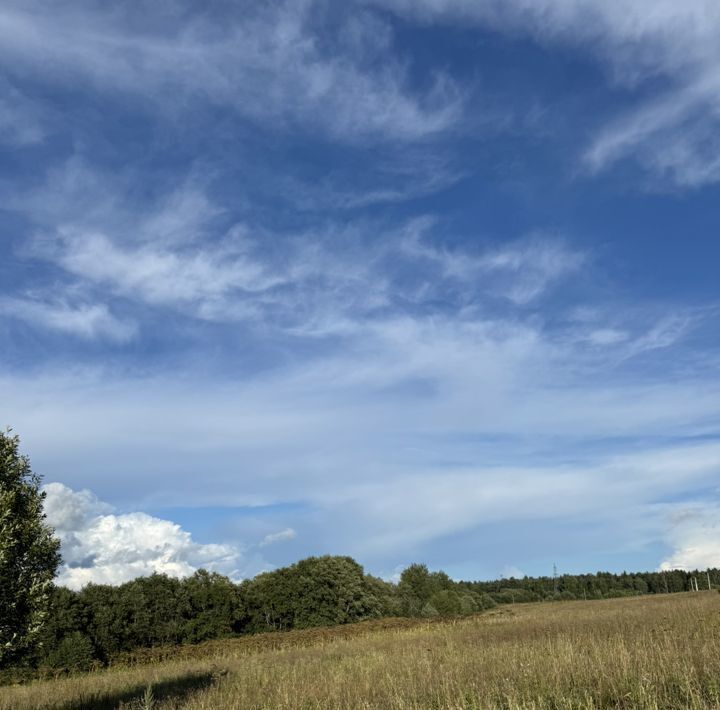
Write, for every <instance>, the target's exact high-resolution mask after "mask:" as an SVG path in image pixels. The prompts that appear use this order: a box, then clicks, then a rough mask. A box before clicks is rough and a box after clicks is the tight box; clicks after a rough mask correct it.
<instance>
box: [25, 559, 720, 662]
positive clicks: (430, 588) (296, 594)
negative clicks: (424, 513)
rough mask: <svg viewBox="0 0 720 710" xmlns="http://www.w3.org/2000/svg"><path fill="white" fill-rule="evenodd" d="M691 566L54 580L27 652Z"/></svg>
mask: <svg viewBox="0 0 720 710" xmlns="http://www.w3.org/2000/svg"><path fill="white" fill-rule="evenodd" d="M696 574H697V573H696ZM692 576H693V573H689V572H684V571H681V570H674V571H672V572H667V573H660V572H645V573H634V574H629V573H624V572H623V573H622V574H612V573H609V572H598V573H596V574H583V575H561V576H559V577H557V578H552V577H524V578H522V579H500V580H496V581H492V582H463V581H460V582H457V581H454V580H452V579H451V578H450V577H449V576H448V575H447V574H445V573H444V572H430V571H429V570H428V568H427V566H425V565H423V564H413V565H410V566H409V567H407V568H406V569H405V570H404V571H403V572H402V574H401V575H400V579H399V580H398V582H397V583H391V582H387V581H385V580H382V579H379V578H378V577H374V576H372V575H369V574H365V572H364V570H363V568H362V566H361V565H359V564H358V563H357V562H356V561H355V560H353V559H352V558H351V557H339V556H323V557H310V558H308V559H304V560H301V561H299V562H297V563H295V564H293V565H290V566H288V567H283V568H280V569H277V570H274V571H272V572H265V573H263V574H260V575H258V576H257V577H254V578H253V579H249V580H245V581H243V582H241V583H239V584H237V583H234V582H233V581H231V580H230V579H228V578H227V577H224V576H222V575H220V574H217V573H213V572H207V571H205V570H199V571H198V572H196V573H195V574H194V575H192V576H191V577H188V578H186V579H177V578H173V577H168V576H166V575H163V574H153V575H151V576H149V577H142V578H138V579H135V580H133V581H131V582H127V583H126V584H122V585H119V586H111V585H100V584H88V585H87V586H86V587H84V588H83V589H82V590H80V591H77V592H76V591H72V590H69V589H66V588H64V587H55V588H53V589H52V592H51V594H50V598H49V604H48V613H47V617H46V620H45V623H44V625H43V628H42V631H41V632H40V635H39V637H38V644H37V645H36V647H35V652H34V655H33V657H32V658H30V659H28V661H27V662H28V663H29V665H31V666H33V667H36V668H37V667H40V668H47V669H77V670H79V669H86V668H89V667H91V666H92V665H93V664H105V663H108V662H109V661H110V660H111V659H112V658H113V657H114V656H117V655H118V654H120V653H122V652H126V651H132V650H134V649H137V648H141V647H151V646H156V645H161V644H185V643H198V642H200V641H205V640H209V639H218V638H226V637H231V636H235V635H239V634H252V633H260V632H263V631H283V630H289V629H305V628H310V627H316V626H333V625H337V624H348V623H353V622H357V621H363V620H366V619H376V618H380V617H388V616H411V617H434V616H456V615H467V614H473V613H476V612H479V611H482V610H485V609H490V608H492V607H494V606H496V605H498V604H514V603H524V602H537V601H555V600H566V599H578V598H579V599H583V598H585V599H603V598H611V597H619V596H632V595H639V594H659V593H666V592H679V591H688V590H690V589H691V581H690V580H691V578H692ZM702 576H703V577H704V576H705V573H703V574H702ZM710 579H711V582H712V583H713V584H714V585H717V584H718V583H720V570H717V569H713V570H710Z"/></svg>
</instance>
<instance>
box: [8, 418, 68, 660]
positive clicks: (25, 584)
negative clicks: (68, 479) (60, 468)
mask: <svg viewBox="0 0 720 710" xmlns="http://www.w3.org/2000/svg"><path fill="white" fill-rule="evenodd" d="M44 498H45V495H44V493H42V492H41V491H40V478H39V476H37V475H36V474H35V473H33V472H32V469H31V468H30V462H29V460H28V458H27V457H26V456H21V455H20V453H19V439H18V437H17V436H11V435H10V433H9V432H8V433H2V432H0V667H4V666H7V665H9V664H11V663H14V662H17V661H18V660H19V659H21V658H22V657H23V656H26V655H27V654H28V653H29V651H30V650H31V648H32V646H33V644H34V643H35V641H36V640H37V638H38V636H39V634H40V631H41V629H42V623H43V620H44V619H45V617H46V606H47V600H48V595H49V593H50V589H51V584H52V580H53V578H54V576H55V571H56V570H57V566H58V564H59V563H60V554H59V548H60V543H59V541H58V540H56V539H55V538H54V536H53V530H52V528H50V527H49V526H48V525H47V524H46V523H45V514H44V512H43V500H44Z"/></svg>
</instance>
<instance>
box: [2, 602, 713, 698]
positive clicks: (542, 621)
mask: <svg viewBox="0 0 720 710" xmlns="http://www.w3.org/2000/svg"><path fill="white" fill-rule="evenodd" d="M348 628H349V627H346V628H345V629H337V630H334V631H325V632H323V633H321V634H320V635H318V636H317V637H316V640H315V642H314V645H307V643H304V642H303V643H300V644H296V645H291V644H287V645H285V646H284V647H281V648H277V647H271V648H269V649H267V650H263V648H262V645H261V644H257V646H256V648H254V649H252V650H251V649H249V648H248V647H247V646H243V640H242V639H240V640H238V641H226V642H224V643H216V644H213V645H208V646H207V647H205V654H206V657H205V658H203V659H200V658H197V659H183V660H169V661H164V662H162V663H156V664H152V665H145V666H138V667H136V668H125V669H119V668H116V669H110V670H107V671H102V672H98V673H93V674H88V675H84V676H77V677H74V678H64V679H59V680H56V681H43V682H36V683H32V684H30V685H28V686H23V687H15V688H2V689H0V709H2V710H5V709H6V708H7V709H10V708H12V709H13V710H23V709H25V708H42V707H52V708H93V707H108V708H109V707H117V706H118V705H119V704H120V703H121V702H123V703H126V706H127V703H131V704H132V705H134V707H142V703H141V702H140V698H141V696H142V694H143V690H144V688H145V687H146V686H147V685H148V684H153V691H154V694H155V698H156V701H155V704H154V707H155V708H178V707H183V708H193V709H200V708H203V709H205V710H216V709H217V710H221V709H224V708H238V709H240V708H242V709H243V710H250V709H260V708H267V709H268V710H270V709H272V710H275V709H280V708H307V709H310V708H318V709H320V708H347V709H353V710H354V709H360V708H389V709H390V708H392V709H397V710H408V709H410V708H417V709H419V708H458V709H459V708H556V709H560V708H568V709H569V708H605V707H613V708H648V709H649V708H718V707H720V595H718V594H711V593H699V594H678V595H668V596H659V597H640V598H633V599H618V600H608V601H599V602H564V603H555V604H532V605H516V606H514V607H506V608H503V609H499V610H496V611H494V612H490V613H487V614H482V615H478V616H475V617H472V618H467V619H462V620H459V621H455V622H448V623H444V624H416V625H414V626H413V625H410V626H408V625H407V624H401V625H399V626H398V627H396V628H379V629H372V628H368V627H366V628H365V631H364V632H363V633H357V634H355V635H352V634H350V635H348V633H347V629H348ZM305 641H307V639H305ZM273 643H276V642H273ZM133 699H134V700H133Z"/></svg>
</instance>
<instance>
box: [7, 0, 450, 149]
mask: <svg viewBox="0 0 720 710" xmlns="http://www.w3.org/2000/svg"><path fill="white" fill-rule="evenodd" d="M55 10H56V11H55V12H54V13H53V14H52V15H49V14H48V13H47V12H46V7H45V6H44V5H43V3H40V2H30V3H10V4H7V5H5V6H4V8H3V10H2V12H1V13H0V38H1V39H2V41H1V42H0V47H1V49H0V56H2V57H4V59H5V62H6V63H12V65H13V67H14V71H16V72H17V73H21V74H26V73H34V74H35V75H36V76H38V77H39V78H41V79H42V80H43V81H45V82H54V83H74V82H88V83H89V84H90V85H92V87H93V88H94V89H95V90H99V91H101V92H120V93H122V94H126V95H131V96H137V97H139V98H141V99H142V100H143V101H150V102H152V105H153V110H165V109H166V108H167V105H172V106H173V107H175V108H177V107H183V108H184V107H185V105H186V104H187V102H193V101H200V102H201V103H202V102H208V101H209V102H211V103H213V104H215V105H222V106H226V107H231V108H232V109H233V110H234V111H236V112H237V115H238V116H241V117H244V118H248V119H250V120H253V121H272V122H274V123H277V124H280V125H283V124H285V125H290V126H294V125H297V124H298V123H299V124H301V125H304V126H305V127H313V126H323V128H324V129H325V130H327V131H329V132H330V133H331V134H333V135H334V136H336V137H339V138H345V139H350V140H356V139H363V138H372V137H382V138H393V139H400V140H406V139H407V140H415V139H418V138H423V137H425V136H430V135H433V134H436V133H438V132H442V131H444V130H446V129H447V128H448V127H449V126H451V125H453V124H454V123H455V122H456V121H457V119H458V116H459V115H460V112H461V105H462V96H461V92H460V91H459V90H458V87H457V86H455V85H454V83H453V82H452V81H451V80H450V79H449V78H447V77H446V76H443V75H442V74H437V75H436V77H435V79H434V81H433V83H432V85H431V86H429V87H428V88H427V89H426V90H424V91H423V92H421V93H417V92H413V91H412V90H411V89H410V88H409V82H408V79H407V73H406V68H405V66H404V64H403V62H401V61H398V60H397V59H396V57H395V56H394V55H393V54H392V53H391V52H389V51H388V48H389V45H390V43H391V40H392V37H391V29H390V26H389V25H388V24H386V23H383V22H382V21H381V20H380V19H379V18H377V17H373V16H371V15H369V14H367V13H365V14H363V13H354V14H353V15H352V16H351V17H350V18H349V19H348V20H347V21H346V22H341V23H340V26H339V27H335V28H334V33H335V36H336V37H337V41H335V42H333V43H331V46H328V43H327V40H326V39H323V40H322V41H321V38H320V35H319V34H318V33H317V31H318V23H322V22H323V21H324V19H323V16H322V15H323V13H322V6H321V5H318V4H314V3H311V2H301V3H286V2H276V3H271V4H269V5H264V6H262V7H261V6H255V7H254V8H248V7H246V6H243V7H242V8H240V7H238V8H237V10H236V11H234V12H232V13H231V15H232V17H231V18H227V17H225V18H223V20H222V21H217V20H215V19H213V17H212V13H211V12H207V13H204V12H198V11H196V10H195V9H194V8H193V6H192V4H190V3H185V2H181V1H180V0H177V2H172V3H168V4H165V5H164V6H162V7H159V6H155V5H152V6H150V5H146V6H145V11H146V13H147V17H146V21H145V22H144V23H143V31H142V32H137V31H136V29H137V28H136V27H134V26H133V25H132V22H131V17H130V15H129V14H128V13H123V12H117V11H112V10H111V9H109V8H104V7H102V6H100V5H98V4H97V3H92V2H83V3H81V4H79V5H73V6H72V7H70V6H68V7H66V8H55ZM178 99H179V100H178ZM163 107H165V108H163Z"/></svg>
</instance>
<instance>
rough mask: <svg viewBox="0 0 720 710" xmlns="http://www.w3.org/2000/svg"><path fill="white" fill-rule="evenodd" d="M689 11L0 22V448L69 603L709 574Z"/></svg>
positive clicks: (712, 346)
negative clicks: (13, 466) (176, 589)
mask: <svg viewBox="0 0 720 710" xmlns="http://www.w3.org/2000/svg"><path fill="white" fill-rule="evenodd" d="M718 32H720V9H718V8H717V7H716V5H715V4H714V3H711V2H709V1H707V0H693V1H691V2H686V3H684V4H682V6H681V5H679V4H677V3H675V2H669V1H668V2H664V1H662V2H649V1H648V0H634V1H632V2H623V3H620V2H615V1H614V0H610V1H608V2H600V1H599V0H541V1H539V2H528V1H527V0H509V1H506V2H495V0H490V1H489V2H485V3H474V2H465V0H422V1H421V2H406V1H405V0H367V1H360V0H358V1H357V2H353V3H350V4H348V5H347V6H345V7H344V9H343V11H342V12H341V11H340V10H339V9H338V8H337V7H335V6H333V5H332V4H331V3H327V2H324V1H323V0H304V1H303V2H299V3H298V2H293V3H290V2H282V1H279V0H278V1H274V2H271V3H265V4H262V5H261V6H258V5H257V4H252V3H237V4H231V3H218V4H213V5H211V6H203V7H200V6H199V5H197V4H195V3H190V2H186V1H185V0H170V1H169V2H165V3H161V4H158V3H151V2H141V3H139V4H137V5H133V6H132V7H122V8H118V7H109V6H107V5H106V4H104V3H100V2H95V1H94V0H81V2H77V3H73V4H72V5H65V6H60V5H57V4H52V3H47V2H44V1H42V0H29V1H28V0H24V1H23V2H14V1H13V0H11V1H10V2H7V3H5V4H4V5H3V8H2V9H0V58H1V59H2V62H1V66H2V69H1V70H0V152H1V153H2V156H3V160H2V161H0V195H1V196H2V201H1V202H0V205H1V207H0V220H1V224H2V228H3V229H2V235H3V236H2V239H0V424H3V425H5V424H7V425H11V426H12V427H13V428H14V429H15V430H16V431H17V432H18V433H19V434H20V435H21V438H22V442H23V447H24V449H25V450H26V451H27V453H29V455H30V456H31V459H32V461H33V465H34V468H35V469H36V470H37V471H38V472H39V473H41V474H42V475H43V476H44V479H45V481H46V482H47V485H46V491H47V494H48V498H47V510H48V516H49V519H50V521H51V522H52V523H53V524H54V525H55V526H56V528H57V530H58V534H59V535H60V537H61V538H62V541H63V553H64V557H65V564H64V566H63V568H62V570H61V573H60V577H59V580H60V581H61V582H62V583H64V584H67V585H68V586H73V587H79V586H82V584H84V583H87V582H89V581H97V582H111V583H117V582H121V581H125V580H127V579H130V578H132V577H134V576H137V575H139V574H149V573H151V572H152V571H161V572H167V573H169V574H177V575H187V574H192V572H193V571H194V570H195V569H198V568H199V567H210V568H212V569H216V570H218V571H221V572H223V573H225V574H229V575H231V576H232V577H234V578H241V577H245V576H248V575H252V574H255V573H257V572H259V571H262V570H264V569H268V568H271V567H273V566H276V565H281V564H287V563H289V562H292V561H293V560H295V559H298V558H299V557H302V556H306V555H310V554H323V553H337V554H351V555H353V556H355V557H356V558H357V559H358V560H359V561H360V562H362V563H364V564H365V565H366V567H367V568H368V569H369V570H370V571H371V572H373V573H376V574H381V575H383V576H386V577H388V578H390V577H392V575H393V574H395V572H396V570H397V568H398V566H401V565H404V564H407V563H410V562H412V561H416V560H421V561H425V562H427V563H429V564H430V565H431V566H434V567H442V568H444V569H446V571H448V572H449V573H450V574H452V575H453V576H455V577H465V578H469V577H476V578H481V577H499V576H500V575H502V574H505V573H506V571H507V570H510V569H515V570H517V569H522V570H523V571H524V572H526V573H527V574H544V573H548V570H551V569H552V565H553V563H557V564H558V567H559V568H560V569H561V570H563V571H569V572H570V571H584V570H594V569H598V568H603V569H611V570H620V569H623V568H628V569H630V568H636V569H638V568H655V567H673V566H684V567H700V568H702V567H706V566H710V565H720V548H718V545H717V544H716V538H717V534H716V533H717V526H716V525H715V523H714V522H713V521H714V520H715V519H716V518H717V513H718V512H720V498H719V496H718V488H717V485H718V484H717V481H718V474H720V376H719V375H718V372H720V369H719V368H718V365H719V364H720V357H719V355H720V348H719V346H720V340H719V337H718V333H719V332H720V330H719V329H718V320H719V319H720V293H719V288H718V287H719V285H720V282H719V280H718V277H717V273H718V269H717V264H718V263H720V242H719V241H718V239H717V236H716V233H717V230H718V227H720V200H719V199H718V190H719V189H720V186H719V185H718V182H720V143H718V140H717V138H716V136H717V135H718V128H720V103H719V102H718V99H717V97H718V96H719V95H720V94H719V93H718V88H720V87H718V79H717V77H718V76H720V73H719V71H718V70H719V69H720V49H718V44H717V41H716V38H717V36H718Z"/></svg>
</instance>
